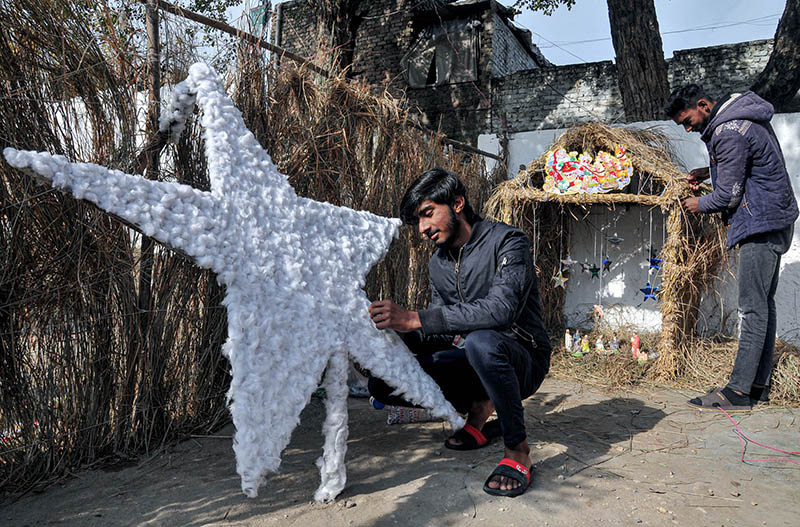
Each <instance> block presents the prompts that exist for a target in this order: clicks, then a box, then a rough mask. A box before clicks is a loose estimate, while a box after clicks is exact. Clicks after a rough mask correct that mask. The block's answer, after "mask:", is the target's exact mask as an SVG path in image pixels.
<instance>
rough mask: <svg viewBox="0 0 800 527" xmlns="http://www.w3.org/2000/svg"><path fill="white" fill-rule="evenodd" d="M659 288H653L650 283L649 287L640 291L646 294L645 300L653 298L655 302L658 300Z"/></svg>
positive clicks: (648, 283)
mask: <svg viewBox="0 0 800 527" xmlns="http://www.w3.org/2000/svg"><path fill="white" fill-rule="evenodd" d="M659 289H660V288H659V287H653V286H652V285H650V282H647V285H646V286H644V287H643V288H641V289H639V291H641V292H642V293H644V300H645V301H646V300H647V299H648V298H652V299H653V300H658V298H656V295H657V294H658V290H659Z"/></svg>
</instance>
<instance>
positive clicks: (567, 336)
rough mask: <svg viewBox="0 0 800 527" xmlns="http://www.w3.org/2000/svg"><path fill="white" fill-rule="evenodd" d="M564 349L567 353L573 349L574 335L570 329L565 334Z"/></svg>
mask: <svg viewBox="0 0 800 527" xmlns="http://www.w3.org/2000/svg"><path fill="white" fill-rule="evenodd" d="M564 349H565V350H567V351H569V350H570V349H572V334H571V333H570V332H569V328H567V330H566V331H565V332H564Z"/></svg>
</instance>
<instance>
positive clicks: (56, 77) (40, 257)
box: [0, 0, 491, 499]
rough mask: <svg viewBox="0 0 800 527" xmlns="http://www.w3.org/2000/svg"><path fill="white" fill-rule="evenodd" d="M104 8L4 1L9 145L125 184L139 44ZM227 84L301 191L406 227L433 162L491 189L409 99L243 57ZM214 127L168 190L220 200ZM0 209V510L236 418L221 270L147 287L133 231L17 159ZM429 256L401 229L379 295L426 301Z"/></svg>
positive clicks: (196, 140) (187, 269)
mask: <svg viewBox="0 0 800 527" xmlns="http://www.w3.org/2000/svg"><path fill="white" fill-rule="evenodd" d="M98 5H100V7H96V6H95V5H94V4H93V6H92V7H88V4H87V3H85V2H79V1H77V0H67V1H61V2H41V1H34V0H20V1H19V2H10V3H9V2H5V3H2V4H0V19H1V20H3V22H2V24H3V30H4V35H3V36H4V39H5V40H4V41H3V43H2V44H0V80H1V81H2V83H0V86H1V87H2V90H3V91H4V93H3V97H0V114H2V115H3V136H2V137H3V141H2V143H3V144H2V146H13V147H15V148H18V149H31V150H47V151H50V152H53V153H59V154H63V155H65V156H67V157H68V158H69V159H72V160H77V161H89V162H95V163H99V164H102V165H105V166H108V167H111V168H116V169H120V170H123V171H126V172H129V173H131V172H133V171H135V167H136V158H137V155H138V154H139V151H138V150H137V146H136V145H137V143H136V141H135V139H136V138H135V135H134V134H135V130H136V129H137V115H136V102H135V99H136V92H137V89H138V88H137V86H142V85H144V82H143V80H144V79H143V75H144V71H143V69H142V67H141V65H142V64H143V63H144V62H145V61H144V60H143V57H144V52H145V50H143V49H140V48H136V47H134V46H135V45H136V44H137V43H138V44H141V39H138V38H129V37H130V36H131V35H120V34H119V33H118V30H119V26H118V25H115V24H114V23H113V16H112V14H113V13H115V11H113V10H104V9H102V2H101V3H100V4H98ZM131 23H132V24H134V23H135V21H133V22H131ZM131 31H135V28H134V29H132V30H131ZM162 50H163V51H164V52H165V53H166V52H170V48H169V42H165V43H164V46H163V47H162ZM173 52H174V50H173ZM173 62H174V63H176V64H184V63H185V61H184V60H175V61H173ZM56 63H57V66H54V64H56ZM232 71H233V74H232V78H231V82H232V83H233V89H232V90H231V91H232V92H233V93H234V94H235V97H234V99H235V102H236V104H237V106H238V107H239V109H240V110H241V111H242V113H243V114H244V116H245V119H246V121H247V123H248V126H250V127H251V130H253V132H254V133H255V135H256V136H257V139H258V140H259V141H260V142H261V143H262V145H264V146H265V147H266V148H267V149H268V150H269V151H270V153H271V155H272V156H273V159H274V160H275V161H276V163H277V164H278V166H279V168H280V169H281V170H282V171H283V172H284V173H287V174H289V175H290V180H291V182H292V184H293V185H295V187H296V188H297V189H298V192H299V193H301V194H303V195H305V196H309V197H313V198H316V199H320V200H327V201H330V202H332V203H336V204H340V205H347V206H351V207H355V208H362V209H368V210H371V211H373V212H376V213H379V214H384V215H388V216H396V215H397V211H396V207H397V203H398V201H399V196H400V193H402V192H403V190H404V189H405V188H406V186H407V184H408V183H409V182H410V181H411V180H412V179H413V178H414V177H416V176H417V175H419V173H420V172H422V171H423V170H424V169H427V168H429V167H430V166H433V165H439V166H443V167H445V168H450V169H455V170H458V171H459V173H461V174H462V176H463V177H464V179H465V181H466V183H467V186H468V188H469V189H470V192H471V194H470V197H471V199H472V200H473V201H474V202H475V205H476V206H477V207H480V206H481V205H482V203H483V201H484V200H485V198H486V196H487V195H488V191H489V187H490V182H491V178H490V177H489V175H487V174H486V173H485V170H484V168H483V164H482V161H481V160H480V159H479V158H477V157H475V156H472V155H463V154H461V153H457V152H454V151H452V150H451V149H450V148H449V147H445V146H443V144H442V141H441V139H442V138H441V137H439V136H431V135H428V134H424V133H422V132H419V131H417V130H415V129H412V128H410V127H409V126H407V124H408V123H407V119H408V115H407V113H406V111H405V110H404V109H402V108H401V104H400V101H397V100H394V99H392V98H390V97H388V96H375V95H373V94H371V93H370V90H369V89H367V87H365V86H359V85H353V84H349V83H347V82H345V81H344V80H343V79H341V78H333V79H330V80H325V81H320V80H319V79H318V78H315V77H312V76H310V75H309V74H307V73H306V72H304V71H299V70H296V69H294V68H292V67H290V66H289V65H288V64H287V63H282V64H281V67H280V68H273V67H272V66H270V65H269V64H265V63H264V62H263V60H262V58H261V55H260V54H257V53H254V52H253V50H252V49H250V48H242V49H240V52H239V56H238V60H237V61H236V62H235V64H234V65H233V66H232ZM165 78H171V79H174V80H180V79H181V76H180V75H177V74H174V75H173V74H172V73H170V72H168V74H167V75H165ZM87 123H88V124H87ZM201 132H202V130H201V129H200V127H199V124H198V121H197V120H194V119H193V120H190V122H188V123H187V129H186V131H185V132H184V135H183V137H182V138H181V141H180V143H179V144H178V145H171V146H169V147H168V148H167V150H166V151H165V153H164V156H163V157H164V159H165V160H166V159H169V160H171V161H170V162H169V163H167V162H165V163H164V164H163V165H164V166H165V167H168V169H165V170H162V172H161V174H160V177H161V178H163V179H166V180H169V181H179V182H182V183H187V184H190V185H192V186H195V187H197V188H201V189H208V188H209V182H208V177H207V171H206V160H205V154H204V150H203V141H202V137H201ZM0 211H2V213H1V214H0V259H1V260H0V276H1V277H2V278H0V390H1V391H2V394H3V397H2V400H0V434H2V435H3V437H2V439H3V440H2V443H0V488H2V490H3V491H4V492H5V493H6V494H5V496H4V497H6V498H9V497H11V498H13V497H14V496H18V495H19V494H20V493H23V492H26V491H29V490H32V489H38V488H41V487H42V486H44V485H46V484H48V483H51V482H52V481H54V479H55V478H58V477H60V476H63V475H65V474H67V473H68V472H70V471H73V470H75V469H76V468H77V467H81V466H89V465H97V464H101V463H102V464H107V463H113V462H119V461H124V460H127V459H130V458H133V457H135V456H136V455H138V454H141V453H142V452H147V451H152V450H154V449H157V448H159V447H160V446H161V445H163V444H164V442H165V441H169V440H172V439H175V438H177V437H182V436H185V435H186V434H189V433H202V434H205V433H208V432H210V431H213V430H215V429H217V428H218V427H219V426H221V425H222V424H224V423H225V422H227V421H228V419H229V417H228V412H227V408H226V405H225V392H226V391H227V387H228V383H229V377H228V373H227V370H228V364H227V361H226V360H225V359H224V357H223V356H222V354H221V352H220V349H221V346H222V343H223V342H224V341H225V339H226V329H227V322H226V312H225V309H224V308H223V307H222V306H220V304H219V302H220V300H221V298H222V294H223V292H222V291H221V290H220V287H219V286H218V285H217V283H216V280H215V277H214V276H213V274H212V273H210V272H208V271H203V270H200V269H198V268H196V267H195V266H194V265H193V264H192V263H191V262H189V261H187V260H186V259H185V258H184V257H183V256H181V255H180V254H176V253H173V252H171V251H170V250H168V249H166V248H163V247H158V246H157V247H156V250H155V252H154V255H153V260H152V262H153V265H152V278H151V279H150V280H144V281H143V280H142V276H144V274H143V273H142V272H141V269H142V265H141V260H142V258H141V246H142V245H141V236H140V235H139V234H138V233H137V232H135V231H131V229H130V228H128V227H127V226H124V225H122V224H121V223H120V222H118V221H117V220H115V219H114V218H111V217H109V216H108V215H107V214H105V213H103V212H102V211H99V210H98V209H96V208H95V207H93V206H90V205H87V204H84V203H81V202H78V201H76V200H74V199H72V198H71V197H68V196H65V195H62V194H60V193H59V192H57V191H54V190H52V189H49V188H42V187H37V186H34V184H33V181H32V179H31V178H30V177H28V176H26V175H23V174H21V173H19V172H17V171H15V170H13V169H12V168H11V167H9V166H8V165H7V164H6V163H5V162H0ZM429 250H430V249H429V248H427V247H425V246H423V245H422V244H421V242H420V240H419V237H418V236H417V235H416V234H415V233H413V232H411V230H410V229H403V231H402V237H401V239H400V240H398V241H397V242H396V243H395V245H394V246H393V247H392V249H391V253H390V255H389V257H388V258H386V259H385V261H384V263H383V264H381V265H380V266H378V268H376V269H375V271H374V272H373V273H372V275H371V276H370V277H369V279H368V282H367V290H368V294H369V295H370V297H371V298H375V299H377V298H379V297H387V296H394V297H395V299H396V300H397V301H398V302H401V303H403V304H405V305H408V306H412V307H416V306H419V305H422V304H423V303H425V302H426V301H427V295H428V287H427V274H426V264H427V260H428V257H427V256H428V251H429ZM142 305H144V306H145V307H144V308H143V309H142V308H140V306H142ZM0 499H2V497H0Z"/></svg>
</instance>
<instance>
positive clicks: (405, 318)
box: [369, 300, 422, 333]
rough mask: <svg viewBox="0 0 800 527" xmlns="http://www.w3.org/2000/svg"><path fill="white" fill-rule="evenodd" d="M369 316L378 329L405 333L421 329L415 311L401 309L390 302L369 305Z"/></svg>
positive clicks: (384, 301)
mask: <svg viewBox="0 0 800 527" xmlns="http://www.w3.org/2000/svg"><path fill="white" fill-rule="evenodd" d="M369 316H370V318H371V319H372V321H373V322H374V323H375V327H376V328H378V329H393V330H395V331H400V332H401V333H405V332H408V331H414V330H415V329H420V328H421V327H422V325H421V324H420V321H419V314H418V313H417V312H416V311H408V310H407V309H403V308H402V307H400V306H398V305H397V304H395V303H394V302H393V301H391V300H379V301H378V302H373V303H372V304H370V306H369Z"/></svg>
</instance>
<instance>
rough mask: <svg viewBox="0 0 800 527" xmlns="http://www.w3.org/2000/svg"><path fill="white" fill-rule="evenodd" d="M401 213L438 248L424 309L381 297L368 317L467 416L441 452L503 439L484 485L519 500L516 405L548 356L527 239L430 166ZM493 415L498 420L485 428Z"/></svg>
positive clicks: (522, 451)
mask: <svg viewBox="0 0 800 527" xmlns="http://www.w3.org/2000/svg"><path fill="white" fill-rule="evenodd" d="M400 215H401V218H402V219H403V221H404V222H405V223H407V224H410V225H416V226H417V228H418V230H419V233H420V234H421V235H424V236H427V237H428V238H430V239H431V241H433V243H434V244H435V245H436V247H437V250H436V251H435V252H434V254H433V257H432V258H431V261H430V262H429V264H428V271H429V274H430V282H431V302H430V305H429V306H428V308H427V309H422V310H420V311H407V310H405V309H403V308H402V307H400V306H398V305H397V304H395V303H394V302H393V301H391V300H382V301H379V302H374V303H372V304H371V305H370V307H369V313H370V316H371V317H372V320H373V321H374V323H375V325H376V326H377V328H378V329H384V330H386V329H392V330H395V331H398V332H400V334H401V336H402V337H403V339H404V340H405V342H406V344H407V345H408V346H409V348H410V349H411V351H412V352H413V353H414V354H415V355H416V357H417V359H418V360H419V362H420V364H421V366H422V368H423V369H424V370H425V371H426V372H427V373H428V374H429V375H430V376H431V377H432V378H433V379H434V380H435V381H436V382H437V383H438V384H439V386H440V387H441V388H442V391H443V392H444V395H445V397H446V398H447V399H448V400H449V401H450V402H451V403H452V404H453V406H454V407H455V408H456V409H457V410H458V411H459V412H462V413H466V414H467V424H466V425H465V426H464V428H463V429H461V430H459V431H458V432H456V433H455V434H454V435H452V436H451V437H450V438H448V439H447V441H446V442H445V447H447V448H451V449H455V450H470V449H474V448H480V447H482V446H484V445H486V444H487V443H488V442H489V440H490V439H491V438H492V437H494V436H498V435H502V437H503V441H504V443H505V457H504V458H503V460H502V461H500V463H499V464H498V465H497V467H496V468H495V470H494V471H493V472H492V474H491V475H490V476H489V478H488V479H487V480H486V483H485V484H484V487H483V488H484V490H485V491H486V492H488V493H489V494H495V495H501V496H518V495H520V494H522V493H523V492H525V490H526V489H527V488H528V486H529V485H530V483H531V479H532V474H531V469H532V463H531V458H530V448H529V446H528V441H527V436H526V431H525V418H524V414H523V408H522V400H523V399H525V398H526V397H529V396H530V395H532V394H533V393H534V392H535V391H536V390H537V389H538V388H539V386H540V385H541V383H542V381H543V380H544V377H545V375H546V374H547V371H548V369H549V368H550V351H551V346H550V342H549V339H548V336H547V331H546V329H545V326H544V323H543V322H542V308H541V303H540V301H539V291H538V288H537V285H536V273H535V271H534V268H533V264H532V262H531V257H530V250H529V242H528V239H527V237H526V236H525V234H524V233H523V232H522V231H520V230H519V229H516V228H514V227H510V226H508V225H506V224H503V223H495V222H491V221H487V220H484V219H482V218H480V217H479V216H478V215H477V214H476V213H475V212H474V211H473V210H472V207H471V206H470V204H469V202H468V201H467V196H466V189H465V187H464V185H463V183H462V182H461V181H460V180H459V178H458V176H457V175H456V174H454V173H452V172H448V171H446V170H442V169H438V168H434V169H431V170H428V171H427V172H425V173H423V174H422V176H420V177H419V178H418V179H417V180H416V181H414V182H413V183H412V184H411V186H410V187H409V189H408V190H407V191H406V193H405V195H404V196H403V199H402V201H401V203H400ZM369 388H370V392H371V394H372V395H373V396H374V397H375V398H376V399H377V400H379V401H381V402H383V403H386V404H407V403H405V402H404V401H402V400H399V398H398V397H396V396H392V395H391V394H392V392H393V391H394V390H393V389H392V388H391V387H389V386H387V385H386V384H385V383H383V381H381V380H379V379H376V378H371V379H370V383H369ZM493 410H494V411H496V412H497V417H498V419H497V420H493V421H491V422H490V423H489V424H488V425H487V419H488V418H489V415H490V414H491V413H492V411H493Z"/></svg>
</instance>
